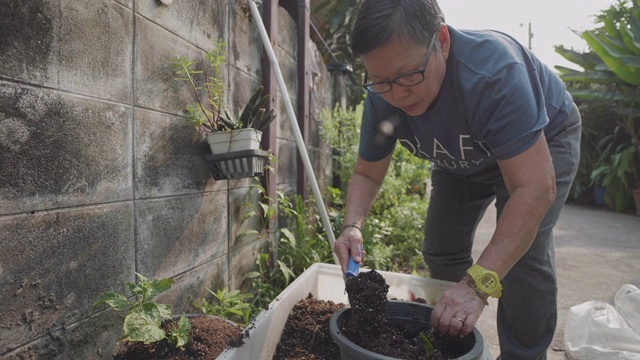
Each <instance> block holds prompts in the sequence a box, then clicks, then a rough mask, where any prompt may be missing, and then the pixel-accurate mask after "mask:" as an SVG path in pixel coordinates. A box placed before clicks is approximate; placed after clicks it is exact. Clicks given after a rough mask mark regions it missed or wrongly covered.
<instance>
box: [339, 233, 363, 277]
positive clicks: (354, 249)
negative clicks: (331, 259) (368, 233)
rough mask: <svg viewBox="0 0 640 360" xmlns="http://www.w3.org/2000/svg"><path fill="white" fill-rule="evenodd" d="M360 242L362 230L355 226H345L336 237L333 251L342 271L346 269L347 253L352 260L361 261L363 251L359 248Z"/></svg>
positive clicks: (361, 240)
mask: <svg viewBox="0 0 640 360" xmlns="http://www.w3.org/2000/svg"><path fill="white" fill-rule="evenodd" d="M362 244H363V238H362V232H361V231H360V229H359V228H356V227H345V228H344V230H342V232H341V233H340V236H339V237H338V238H337V239H336V242H335V244H333V252H335V253H336V255H337V256H338V260H339V261H340V267H341V268H342V272H343V273H344V272H345V271H346V270H347V264H348V263H349V254H351V257H352V258H353V261H355V262H357V263H362V260H363V258H364V251H363V250H361V249H362Z"/></svg>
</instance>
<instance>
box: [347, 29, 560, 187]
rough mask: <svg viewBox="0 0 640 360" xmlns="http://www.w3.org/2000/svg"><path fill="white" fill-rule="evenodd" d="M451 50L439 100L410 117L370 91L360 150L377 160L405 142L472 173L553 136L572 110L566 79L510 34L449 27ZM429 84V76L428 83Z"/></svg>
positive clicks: (429, 156)
mask: <svg viewBox="0 0 640 360" xmlns="http://www.w3.org/2000/svg"><path fill="white" fill-rule="evenodd" d="M449 35H450V36H451V48H450V52H449V57H448V59H447V70H446V75H445V78H444V83H443V84H442V86H441V88H440V94H439V96H438V100H437V102H436V103H435V104H434V105H433V106H432V107H431V108H430V109H429V110H427V111H426V112H425V113H424V114H422V115H420V116H415V117H414V116H410V115H408V114H407V113H405V112H404V111H402V110H401V109H398V108H395V107H393V106H391V105H389V104H388V103H387V102H386V101H385V100H384V99H383V98H382V96H380V95H374V94H368V96H367V98H366V100H365V105H364V111H363V116H362V127H361V132H360V148H359V155H360V157H361V158H362V159H364V160H366V161H378V160H382V159H383V158H384V157H386V156H387V155H389V154H390V153H391V152H392V151H393V149H394V148H395V145H396V142H397V141H399V142H400V144H401V145H402V146H404V147H405V148H407V149H408V150H409V151H410V152H411V153H412V154H414V155H415V156H418V157H420V158H424V159H427V160H429V161H432V162H433V163H435V164H436V165H438V166H440V167H442V168H443V169H446V170H449V171H452V172H454V173H458V174H461V175H469V174H473V173H476V172H478V171H481V170H482V169H485V168H487V167H488V166H491V165H493V164H495V163H496V159H508V158H510V157H513V156H515V155H518V154H519V153H521V152H523V151H525V150H526V149H528V148H529V147H530V146H532V145H533V144H534V143H535V141H536V140H537V139H538V137H539V136H540V134H541V133H542V131H544V133H545V136H546V137H547V139H548V140H549V139H552V138H553V137H554V136H555V135H556V134H557V133H558V132H559V130H560V129H561V126H562V124H563V123H564V121H565V120H566V119H567V117H568V115H569V113H570V112H571V110H572V107H573V99H572V98H571V95H570V94H569V93H568V92H567V90H566V87H565V85H564V83H563V82H562V81H561V80H560V78H559V77H558V75H556V74H555V73H554V72H553V71H552V70H551V69H550V68H549V67H547V66H546V65H544V64H542V63H541V62H540V61H539V60H538V59H537V58H536V57H535V56H534V55H533V54H532V53H531V52H529V50H528V49H527V48H525V47H524V46H522V45H521V44H520V43H518V42H517V41H516V40H515V39H513V38H512V37H510V36H508V35H506V34H503V33H500V32H497V31H490V30H480V31H469V30H456V29H454V28H453V27H451V26H449ZM426 81H428V79H427V80H426Z"/></svg>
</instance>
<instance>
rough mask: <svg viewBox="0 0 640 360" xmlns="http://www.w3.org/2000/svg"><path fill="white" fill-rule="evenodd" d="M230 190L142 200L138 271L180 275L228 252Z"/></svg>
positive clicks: (156, 275) (138, 224)
mask: <svg viewBox="0 0 640 360" xmlns="http://www.w3.org/2000/svg"><path fill="white" fill-rule="evenodd" d="M227 209H228V204H227V192H226V191H223V192H213V193H207V194H201V195H189V196H179V197H171V198H163V199H155V200H144V201H139V202H138V203H137V206H136V228H137V236H138V241H137V243H136V246H137V262H138V266H137V269H138V272H140V273H141V274H143V275H144V276H147V277H149V278H156V279H157V278H165V277H170V276H174V275H175V274H180V273H183V272H185V271H188V270H191V269H192V268H194V267H196V266H199V265H202V264H204V263H206V262H209V261H211V260H213V259H216V258H218V257H220V256H222V255H223V254H225V253H227V252H228V249H229V243H228V238H229V230H228V219H227Z"/></svg>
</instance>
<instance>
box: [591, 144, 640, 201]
mask: <svg viewBox="0 0 640 360" xmlns="http://www.w3.org/2000/svg"><path fill="white" fill-rule="evenodd" d="M635 156H636V149H635V148H634V147H626V148H623V149H619V151H617V152H615V153H613V154H611V155H610V156H608V157H607V158H605V159H604V161H602V163H601V164H600V166H598V167H597V168H596V169H595V170H593V172H592V173H591V180H592V184H599V185H600V186H602V187H604V188H605V190H606V191H605V200H606V201H607V202H608V203H611V204H613V206H614V207H615V209H616V211H623V210H625V209H630V208H632V207H633V202H632V200H631V197H630V196H629V185H630V182H631V181H633V179H634V178H635V177H636V175H635V171H636V168H635V166H634V161H635Z"/></svg>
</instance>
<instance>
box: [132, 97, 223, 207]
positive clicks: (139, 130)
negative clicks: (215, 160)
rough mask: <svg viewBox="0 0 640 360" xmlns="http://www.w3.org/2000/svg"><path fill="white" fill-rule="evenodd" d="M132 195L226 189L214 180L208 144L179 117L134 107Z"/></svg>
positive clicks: (152, 195) (151, 195) (156, 195)
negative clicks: (208, 160)
mask: <svg viewBox="0 0 640 360" xmlns="http://www.w3.org/2000/svg"><path fill="white" fill-rule="evenodd" d="M135 123H136V130H135V148H136V158H135V166H136V171H135V174H136V176H135V179H134V186H135V189H136V198H138V199H142V198H150V197H158V196H166V195H179V194H189V193H199V192H202V191H214V190H226V188H227V185H226V182H225V181H215V180H213V177H212V175H211V170H210V169H209V164H207V162H206V161H205V160H204V158H205V156H206V155H208V154H210V153H211V151H210V150H209V145H208V144H207V143H206V140H204V141H203V139H202V137H201V136H200V135H199V134H198V132H197V131H196V130H195V129H194V128H193V127H191V126H187V124H186V122H185V121H184V119H182V118H177V117H172V116H169V115H166V114H161V113H155V112H151V111H145V110H137V111H136V120H135Z"/></svg>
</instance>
